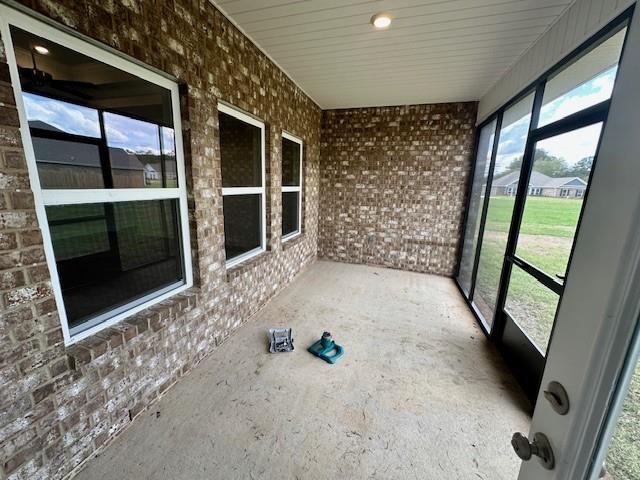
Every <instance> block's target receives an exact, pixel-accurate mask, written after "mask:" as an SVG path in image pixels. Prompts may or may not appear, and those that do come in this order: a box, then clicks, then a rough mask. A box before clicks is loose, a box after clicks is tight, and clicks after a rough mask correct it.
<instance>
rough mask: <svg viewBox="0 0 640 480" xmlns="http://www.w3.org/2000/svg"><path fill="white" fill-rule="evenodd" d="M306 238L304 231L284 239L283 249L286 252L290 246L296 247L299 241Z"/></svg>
mask: <svg viewBox="0 0 640 480" xmlns="http://www.w3.org/2000/svg"><path fill="white" fill-rule="evenodd" d="M305 238H306V237H305V234H304V233H298V234H296V235H294V236H292V237H289V238H287V239H285V240H282V251H284V252H286V251H287V250H289V249H290V248H293V247H295V246H296V245H298V244H299V243H301V242H303V241H304V240H305Z"/></svg>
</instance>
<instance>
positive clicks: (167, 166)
mask: <svg viewBox="0 0 640 480" xmlns="http://www.w3.org/2000/svg"><path fill="white" fill-rule="evenodd" d="M161 140H162V159H163V161H164V170H165V178H166V185H165V187H169V188H175V187H177V186H178V167H177V163H176V162H177V160H176V138H175V134H174V131H173V128H168V127H162V128H161Z"/></svg>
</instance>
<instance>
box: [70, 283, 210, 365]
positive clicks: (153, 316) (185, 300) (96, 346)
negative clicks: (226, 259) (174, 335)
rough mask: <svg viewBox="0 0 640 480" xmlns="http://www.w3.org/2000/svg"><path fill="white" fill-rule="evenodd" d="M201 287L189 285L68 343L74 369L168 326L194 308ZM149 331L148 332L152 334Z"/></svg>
mask: <svg viewBox="0 0 640 480" xmlns="http://www.w3.org/2000/svg"><path fill="white" fill-rule="evenodd" d="M198 293H199V289H197V288H190V289H188V290H185V291H183V292H180V293H177V294H176V295H175V296H172V297H170V298H168V299H166V300H163V301H162V302H160V303H157V304H156V305H153V306H151V307H149V308H147V309H145V310H142V311H141V312H138V313H136V314H134V315H132V316H130V317H127V318H126V319H124V320H122V321H121V322H119V323H116V324H115V325H112V326H111V327H108V328H105V329H104V330H100V331H99V332H96V333H95V334H93V335H91V336H90V337H87V338H85V339H83V340H80V341H78V342H76V343H74V344H73V345H72V346H70V347H67V350H66V353H67V356H68V357H69V359H70V363H71V365H72V366H73V368H74V369H75V370H78V369H79V368H80V367H82V366H84V365H87V364H89V363H91V362H93V361H94V360H96V359H97V358H99V357H101V356H102V355H104V354H105V353H107V352H110V351H112V350H114V349H116V348H118V347H120V346H121V345H123V344H125V343H129V342H131V341H132V340H133V339H135V338H136V337H137V336H139V335H142V334H143V333H144V332H146V331H150V332H151V333H150V334H154V333H156V332H159V331H160V330H162V329H164V328H166V327H167V326H168V325H169V324H170V323H171V322H172V320H173V319H175V317H176V316H177V315H179V314H180V313H182V312H186V311H189V310H191V309H193V308H194V307H195V306H196V304H197V301H198ZM150 334H148V335H150Z"/></svg>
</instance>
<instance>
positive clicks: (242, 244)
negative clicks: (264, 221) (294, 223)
mask: <svg viewBox="0 0 640 480" xmlns="http://www.w3.org/2000/svg"><path fill="white" fill-rule="evenodd" d="M260 203H261V198H260V195H225V196H224V197H223V200H222V205H223V210H224V247H225V252H226V255H227V260H231V259H232V258H235V257H238V256H240V255H242V254H244V253H247V252H250V251H252V250H255V249H257V248H259V247H260V246H261V235H262V233H261V225H260V223H261V222H260V212H261V205H260Z"/></svg>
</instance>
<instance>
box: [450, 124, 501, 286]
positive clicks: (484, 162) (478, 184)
mask: <svg viewBox="0 0 640 480" xmlns="http://www.w3.org/2000/svg"><path fill="white" fill-rule="evenodd" d="M495 132H496V122H490V123H489V124H488V125H485V126H484V127H483V128H482V130H480V138H479V139H478V147H477V151H476V164H475V169H474V173H473V180H472V184H471V193H470V198H469V207H468V214H467V226H466V229H465V235H464V241H463V243H462V255H461V257H460V268H459V269H458V281H459V282H460V286H461V287H462V289H463V290H464V291H465V292H466V293H467V294H468V293H469V292H470V290H471V283H472V276H473V268H474V261H475V252H476V245H477V244H478V231H479V228H480V216H481V214H482V209H483V206H484V197H485V189H486V184H487V177H488V175H489V167H490V164H491V152H492V151H493V140H494V136H495Z"/></svg>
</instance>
